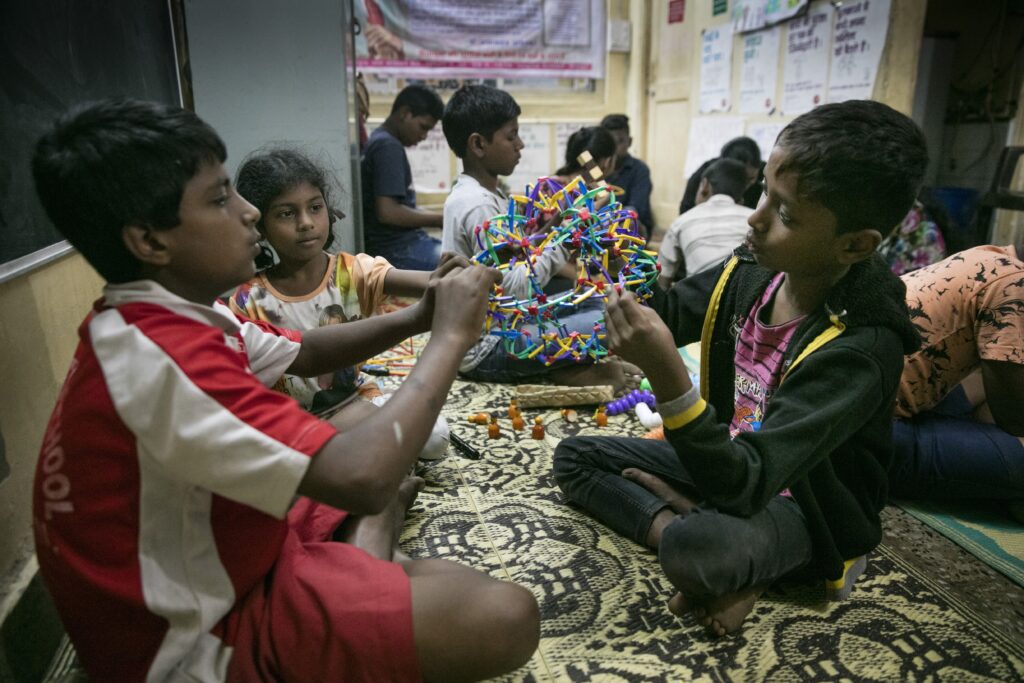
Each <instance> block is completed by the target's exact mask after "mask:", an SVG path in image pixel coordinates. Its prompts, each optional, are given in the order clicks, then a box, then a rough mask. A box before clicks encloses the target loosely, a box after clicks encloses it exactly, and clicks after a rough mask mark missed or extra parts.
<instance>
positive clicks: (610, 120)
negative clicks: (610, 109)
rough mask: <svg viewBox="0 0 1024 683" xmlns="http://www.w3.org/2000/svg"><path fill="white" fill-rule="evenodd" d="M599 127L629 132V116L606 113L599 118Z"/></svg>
mask: <svg viewBox="0 0 1024 683" xmlns="http://www.w3.org/2000/svg"><path fill="white" fill-rule="evenodd" d="M601 127H602V128H604V129H605V130H624V131H626V134H627V135H628V134H629V117H628V116H626V115H625V114H608V116H605V117H604V118H603V119H601Z"/></svg>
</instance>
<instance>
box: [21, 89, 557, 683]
mask: <svg viewBox="0 0 1024 683" xmlns="http://www.w3.org/2000/svg"><path fill="white" fill-rule="evenodd" d="M225 158H226V151H225V148H224V144H223V142H222V141H221V140H220V138H219V137H218V136H217V134H216V132H214V131H213V130H212V129H211V128H210V127H209V126H208V125H207V124H205V123H204V122H203V121H201V120H200V119H199V118H198V117H197V116H196V115H195V114H193V113H192V112H189V111H186V110H183V109H179V108H175V107H167V106H163V105H157V104H153V103H147V102H137V101H118V102H101V103H98V104H93V105H90V106H87V107H84V108H81V109H78V110H75V111H72V112H70V113H68V114H66V115H65V116H63V117H62V118H61V119H60V120H58V121H57V123H56V124H55V126H54V127H53V128H52V129H51V130H50V131H49V132H48V133H47V134H45V135H44V136H43V137H42V139H41V140H40V141H39V143H38V146H37V149H36V154H35V157H34V160H33V174H34V177H35V180H36V186H37V191H38V193H39V196H40V199H41V200H42V203H43V206H44V207H45V208H46V210H47V213H48V215H49V216H50V218H51V219H52V220H53V222H54V224H55V225H56V226H57V228H58V229H59V230H60V231H61V232H62V233H63V234H64V235H65V236H66V237H67V238H68V240H69V241H70V242H71V243H72V244H73V245H74V246H75V247H76V248H77V249H78V250H79V251H80V252H81V253H82V254H83V255H84V256H85V258H86V259H87V260H88V261H89V263H90V264H92V265H93V267H95V268H96V270H97V271H98V272H99V273H100V274H101V275H102V276H103V277H104V278H105V279H106V281H107V283H108V284H107V286H106V287H105V288H104V292H103V297H102V298H101V299H100V300H99V301H98V302H97V303H96V305H95V307H94V309H93V311H92V312H91V313H90V314H89V315H88V317H87V318H86V320H85V322H84V323H83V324H82V326H81V328H80V330H79V334H80V337H81V341H80V343H79V346H78V349H77V351H76V353H75V357H74V360H73V361H72V364H71V369H70V370H69V372H68V376H67V380H66V382H65V384H64V387H63V389H62V391H61V394H60V397H59V399H58V402H57V406H56V408H55V409H54V412H53V415H52V417H51V420H50V423H49V426H48V429H47V433H46V437H45V439H44V443H43V448H42V452H41V455H40V460H39V464H38V467H37V472H36V482H35V495H34V529H35V540H36V551H37V555H38V558H39V565H40V571H41V573H42V576H43V578H44V580H45V582H46V585H47V587H48V588H49V590H50V591H51V593H52V594H53V597H54V600H55V602H56V605H57V608H58V610H59V612H60V614H61V617H62V619H63V621H64V624H65V626H66V628H67V630H68V633H69V635H70V637H71V640H72V642H73V643H74V645H75V647H76V649H77V651H78V654H79V657H80V659H81V661H82V663H83V665H84V666H85V668H86V670H87V672H88V674H89V677H90V679H91V680H118V681H142V680H147V681H148V680H186V679H187V680H203V681H224V680H245V681H251V680H294V681H312V680H347V681H348V680H367V681H369V680H414V679H417V678H420V677H423V678H426V679H442V678H443V679H474V678H482V677H488V676H494V675H497V674H500V673H503V672H505V671H508V670H510V669H513V668H515V667H517V666H519V665H520V664H522V663H523V662H525V661H526V660H527V659H528V658H529V656H530V655H531V654H532V652H533V650H534V648H535V647H536V643H537V638H538V620H539V617H538V613H537V605H536V601H535V600H534V598H533V596H532V595H531V594H530V593H529V592H527V591H526V590H524V589H522V588H520V587H519V586H515V585H513V584H509V583H502V582H499V581H496V580H494V579H491V578H489V577H488V576H486V575H484V574H482V573H479V572H476V571H474V570H472V569H469V568H466V567H461V566H459V565H456V564H454V563H450V562H445V561H441V560H418V561H414V560H410V559H409V558H407V557H405V556H404V555H402V554H401V553H399V552H397V551H396V536H397V534H398V530H399V529H400V527H401V522H402V519H403V518H404V514H405V510H406V508H407V507H408V505H409V504H410V503H411V501H412V499H413V497H414V496H415V494H416V491H417V490H418V487H419V486H420V485H422V480H416V479H410V478H407V477H406V473H407V472H408V471H409V469H410V467H411V466H412V464H413V463H414V462H415V460H416V457H417V453H418V452H419V450H420V449H421V448H422V446H423V444H424V442H425V441H426V439H427V437H428V436H429V434H430V431H431V427H432V425H433V423H434V420H435V418H436V417H437V414H438V412H439V410H440V408H441V406H442V404H443V403H444V400H445V396H446V394H447V392H448V390H449V387H450V386H451V382H452V379H453V378H454V377H455V372H456V369H457V367H458V363H459V360H460V359H461V358H462V356H463V354H464V353H465V352H466V350H467V349H468V348H469V347H470V346H471V345H472V343H473V342H474V341H476V338H477V336H478V331H479V329H480V326H481V324H482V322H483V316H484V311H485V306H486V302H487V292H488V291H489V289H490V287H491V285H492V284H493V283H494V282H495V281H497V279H498V275H497V273H495V272H494V271H490V270H488V269H484V268H482V267H479V266H475V267H473V266H470V265H469V264H468V263H467V262H465V261H464V260H459V259H448V260H446V261H445V262H444V263H443V264H442V265H441V266H440V267H439V268H438V270H437V271H435V272H434V273H433V275H432V276H431V282H430V286H429V289H428V291H427V293H426V295H425V296H424V298H423V299H422V300H421V301H420V302H418V303H417V304H415V305H413V306H410V307H409V308H406V309H404V310H402V311H399V312H396V313H392V314H389V315H385V316H380V317H375V318H370V319H367V320H361V321H356V322H353V323H351V324H347V325H333V326H329V327H324V328H320V329H316V330H310V331H307V332H304V333H302V334H299V333H298V332H293V331H286V330H280V329H276V328H274V327H272V326H269V325H265V324H257V323H254V322H252V321H248V320H245V319H240V318H238V317H236V316H234V315H233V314H232V313H231V312H230V311H229V310H228V309H227V307H225V306H223V305H222V304H220V303H218V302H217V296H218V295H219V294H221V293H223V292H226V291H229V290H230V289H232V288H233V287H235V286H237V285H239V284H241V283H243V282H245V281H246V280H248V279H249V278H251V277H252V276H253V274H254V272H255V269H254V264H253V259H254V257H255V256H256V254H257V252H258V248H257V246H256V244H257V240H258V234H257V232H256V230H255V227H254V226H255V223H256V221H257V220H258V218H259V212H258V211H257V210H256V209H255V208H254V207H253V206H252V205H250V204H249V203H248V202H246V201H245V200H244V199H243V198H242V197H240V196H239V195H238V194H237V193H236V192H235V190H234V188H233V187H232V186H231V182H230V180H229V177H228V174H227V171H226V170H225V168H224V163H223V162H224V160H225ZM426 330H431V331H432V334H431V339H430V342H429V343H428V344H427V347H426V348H425V350H424V351H423V354H422V357H421V359H420V360H421V362H420V363H418V364H417V365H416V367H415V368H414V370H413V371H412V372H411V373H410V375H409V377H408V379H407V381H406V382H405V383H404V384H403V385H402V386H401V388H400V389H399V390H398V391H397V392H396V393H395V395H394V397H393V398H392V400H391V401H389V402H388V403H387V404H385V406H383V407H382V408H381V409H380V410H379V411H377V412H376V413H375V414H374V415H373V416H370V417H369V418H366V419H365V420H362V421H361V422H360V424H357V425H351V426H349V425H341V424H337V423H332V422H330V421H323V420H320V419H319V418H317V417H314V416H312V415H310V414H309V413H306V412H305V411H303V410H302V408H301V407H300V406H299V405H298V404H297V403H295V401H294V400H292V399H291V398H289V397H287V396H285V395H283V394H280V393H276V392H274V391H272V390H271V389H270V388H269V386H271V385H273V384H274V382H275V381H276V380H277V379H278V378H279V377H280V376H281V374H282V373H284V372H288V373H290V374H295V375H303V376H313V375H318V374H323V373H325V372H331V371H333V370H334V369H336V368H339V367H345V366H348V365H351V364H353V363H355V362H358V361H360V360H362V359H365V358H367V357H369V356H371V355H373V354H374V353H377V352H379V351H381V350H384V349H387V348H389V347H391V346H393V345H394V344H396V343H397V342H399V341H401V340H402V339H405V338H407V337H408V336H410V335H412V334H416V333H419V332H424V331H426Z"/></svg>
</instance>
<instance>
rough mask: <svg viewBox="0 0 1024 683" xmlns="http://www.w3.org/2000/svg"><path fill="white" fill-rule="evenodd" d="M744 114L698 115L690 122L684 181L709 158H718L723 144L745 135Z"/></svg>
mask: <svg viewBox="0 0 1024 683" xmlns="http://www.w3.org/2000/svg"><path fill="white" fill-rule="evenodd" d="M743 121H744V119H743V117H742V116H698V117H696V118H695V119H693V121H691V122H690V139H689V141H688V142H687V144H686V162H685V165H684V166H683V183H684V184H685V182H686V179H687V178H689V177H690V176H692V175H693V174H694V173H695V172H696V170H697V169H698V168H700V165H701V164H703V163H704V162H705V161H707V160H708V159H714V158H716V157H717V156H718V155H719V153H721V151H722V145H724V144H725V143H727V142H729V141H730V140H732V139H733V138H738V137H739V136H741V135H743Z"/></svg>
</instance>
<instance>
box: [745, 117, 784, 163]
mask: <svg viewBox="0 0 1024 683" xmlns="http://www.w3.org/2000/svg"><path fill="white" fill-rule="evenodd" d="M785 127H786V124H784V123H748V124H747V137H749V138H753V140H754V141H755V142H757V146H758V147H759V148H760V150H761V159H763V160H764V161H768V155H769V154H771V153H772V148H773V147H774V146H775V138H777V137H779V133H781V132H782V129H783V128H785Z"/></svg>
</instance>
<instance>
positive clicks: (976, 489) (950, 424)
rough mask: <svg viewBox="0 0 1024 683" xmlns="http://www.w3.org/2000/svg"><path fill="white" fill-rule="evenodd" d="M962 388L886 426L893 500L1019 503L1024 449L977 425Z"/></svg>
mask: <svg viewBox="0 0 1024 683" xmlns="http://www.w3.org/2000/svg"><path fill="white" fill-rule="evenodd" d="M971 413H972V406H971V404H970V403H969V402H968V400H967V396H966V395H965V394H964V390H963V387H959V386H958V387H956V388H955V389H954V390H953V391H951V392H950V393H949V395H947V396H946V397H945V398H944V399H942V401H941V402H939V404H938V405H937V406H935V407H934V408H932V409H931V410H929V411H927V412H924V413H921V414H919V415H915V416H914V417H912V418H910V419H907V420H902V419H898V420H894V421H893V425H892V436H893V462H892V467H891V468H890V469H889V489H890V492H891V493H892V495H893V496H894V497H896V498H907V499H931V500H954V499H966V498H986V499H989V500H1015V499H1020V498H1024V445H1021V442H1020V440H1019V439H1018V438H1017V437H1015V436H1013V435H1012V434H1009V433H1007V432H1005V431H1003V430H1002V429H1000V428H999V427H997V426H996V425H993V424H986V423H984V422H977V421H975V420H974V419H973V418H972V415H971Z"/></svg>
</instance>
